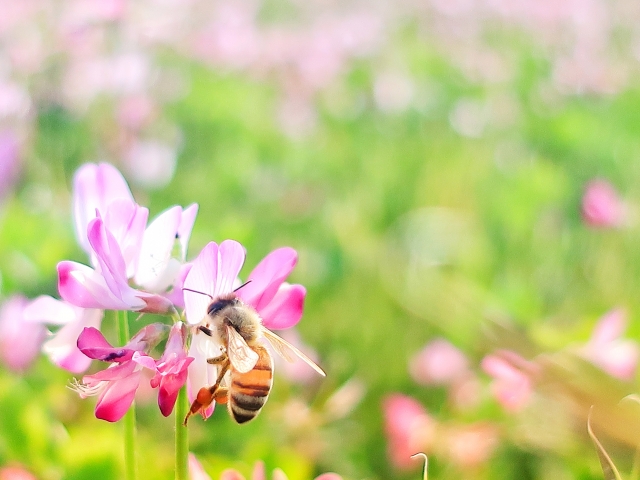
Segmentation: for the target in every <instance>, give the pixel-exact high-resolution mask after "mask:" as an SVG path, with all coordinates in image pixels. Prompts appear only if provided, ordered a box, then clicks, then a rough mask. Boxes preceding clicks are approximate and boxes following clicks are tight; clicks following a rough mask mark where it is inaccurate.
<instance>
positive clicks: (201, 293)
mask: <svg viewBox="0 0 640 480" xmlns="http://www.w3.org/2000/svg"><path fill="white" fill-rule="evenodd" d="M243 286H244V285H243ZM182 291H183V292H193V293H199V294H200V295H206V296H207V297H209V298H210V299H211V300H213V297H212V296H211V295H209V294H208V293H204V292H200V291H198V290H191V289H190V288H184V287H183V288H182Z"/></svg>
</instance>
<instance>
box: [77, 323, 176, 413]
mask: <svg viewBox="0 0 640 480" xmlns="http://www.w3.org/2000/svg"><path fill="white" fill-rule="evenodd" d="M164 331H165V326H164V325H162V324H159V323H154V324H151V325H147V326H146V327H144V328H143V329H142V330H140V331H139V332H138V333H137V334H136V335H135V336H134V337H133V338H132V339H131V340H130V341H129V343H127V344H126V345H125V346H124V347H121V348H116V347H112V346H111V344H110V343H109V342H107V340H106V339H105V338H104V336H103V335H102V334H101V333H100V331H99V330H97V329H95V328H93V327H89V328H85V329H84V330H83V331H82V333H81V334H80V336H79V337H78V348H79V349H80V351H81V352H82V353H84V354H85V355H87V356H88V357H89V358H92V359H94V360H101V361H103V362H110V363H111V365H110V366H109V368H107V369H105V370H102V371H100V372H98V373H96V374H93V375H85V376H84V377H82V383H81V384H77V385H75V389H76V391H77V392H78V393H79V394H80V397H81V398H86V397H88V396H93V395H99V398H98V402H97V404H96V409H95V415H96V418H100V419H102V420H106V421H108V422H116V421H118V420H120V419H121V418H122V417H123V416H124V414H125V413H126V412H127V410H128V409H129V407H130V406H131V403H132V402H133V399H134V397H135V394H136V390H137V389H138V386H139V385H140V379H141V374H142V370H143V367H145V366H148V364H149V363H148V359H149V358H151V357H149V356H148V355H147V354H146V353H145V352H148V351H149V350H150V349H151V348H153V346H154V345H156V344H157V343H158V342H159V341H160V338H161V337H162V334H163V333H164ZM151 361H153V359H151Z"/></svg>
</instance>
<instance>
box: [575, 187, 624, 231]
mask: <svg viewBox="0 0 640 480" xmlns="http://www.w3.org/2000/svg"><path fill="white" fill-rule="evenodd" d="M624 210H625V209H624V204H623V203H622V201H621V200H620V197H619V196H618V193H617V192H616V191H615V189H614V188H613V186H612V185H611V184H610V183H609V182H607V181H605V180H592V181H591V182H589V183H588V184H587V187H586V189H585V192H584V195H583V197H582V218H583V219H584V221H585V222H586V223H587V225H589V226H591V227H601V228H609V227H619V226H620V225H622V223H623V221H624V217H625V211H624Z"/></svg>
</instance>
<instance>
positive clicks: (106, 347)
mask: <svg viewBox="0 0 640 480" xmlns="http://www.w3.org/2000/svg"><path fill="white" fill-rule="evenodd" d="M78 349H79V350H80V351H81V352H82V353H84V354H85V355H86V356H87V357H89V358H93V359H94V360H101V361H103V362H123V361H126V360H130V359H131V356H132V355H133V350H131V349H128V348H122V347H120V348H114V347H113V346H111V344H110V343H109V342H107V339H106V338H104V335H102V333H101V332H100V330H98V329H97V328H93V327H85V328H84V329H83V330H82V332H81V333H80V336H79V337H78Z"/></svg>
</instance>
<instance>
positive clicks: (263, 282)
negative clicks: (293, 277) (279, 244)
mask: <svg viewBox="0 0 640 480" xmlns="http://www.w3.org/2000/svg"><path fill="white" fill-rule="evenodd" d="M297 261H298V254H297V253H296V251H295V250H294V249H293V248H289V247H283V248H278V249H277V250H274V251H273V252H271V253H269V254H268V255H267V256H266V257H264V258H263V259H262V261H261V262H260V263H259V264H258V265H257V266H256V268H254V269H253V271H252V272H251V274H250V275H249V278H248V280H251V282H250V283H248V284H247V285H246V286H244V287H242V288H241V289H240V290H238V296H239V297H240V298H242V299H243V300H244V301H245V302H246V303H248V304H250V305H252V306H253V307H254V308H255V309H256V310H258V311H260V310H261V309H263V308H264V307H265V306H266V305H267V304H268V303H269V302H270V301H271V299H272V298H273V297H274V296H275V294H276V292H277V291H278V288H279V287H280V285H281V284H282V282H284V280H285V279H286V278H287V277H288V276H289V274H290V273H291V271H292V270H293V267H295V265H296V263H297Z"/></svg>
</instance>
